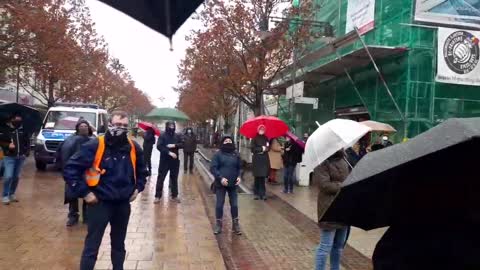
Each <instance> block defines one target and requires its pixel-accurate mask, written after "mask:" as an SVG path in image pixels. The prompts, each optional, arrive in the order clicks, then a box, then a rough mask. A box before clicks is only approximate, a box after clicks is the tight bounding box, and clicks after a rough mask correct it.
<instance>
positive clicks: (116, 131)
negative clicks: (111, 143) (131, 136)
mask: <svg viewBox="0 0 480 270" xmlns="http://www.w3.org/2000/svg"><path fill="white" fill-rule="evenodd" d="M108 132H109V133H110V135H112V136H113V137H120V136H123V135H126V134H127V128H124V127H117V126H109V127H108Z"/></svg>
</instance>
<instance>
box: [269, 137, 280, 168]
mask: <svg viewBox="0 0 480 270" xmlns="http://www.w3.org/2000/svg"><path fill="white" fill-rule="evenodd" d="M282 153H283V150H282V145H281V144H280V143H279V142H278V140H277V139H273V140H272V141H271V145H270V151H268V158H269V159H270V168H271V169H275V170H279V169H281V168H283V160H282Z"/></svg>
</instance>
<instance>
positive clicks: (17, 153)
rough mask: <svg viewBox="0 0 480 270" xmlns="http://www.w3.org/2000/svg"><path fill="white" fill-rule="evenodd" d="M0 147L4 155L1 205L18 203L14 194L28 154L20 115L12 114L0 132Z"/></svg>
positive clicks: (25, 135)
mask: <svg viewBox="0 0 480 270" xmlns="http://www.w3.org/2000/svg"><path fill="white" fill-rule="evenodd" d="M0 145H1V147H2V150H3V153H4V155H5V157H4V159H3V166H4V175H3V178H4V180H3V181H4V183H3V198H2V203H3V204H5V205H9V204H10V203H11V202H18V199H17V197H16V195H15V192H16V191H17V186H18V181H19V177H20V172H21V170H22V167H23V164H24V162H25V159H26V157H28V155H29V154H30V135H29V134H27V133H26V132H25V131H24V130H23V126H22V116H21V115H20V114H14V115H13V116H12V117H11V118H10V120H9V122H8V123H7V124H6V125H5V126H3V127H2V129H1V130H0Z"/></svg>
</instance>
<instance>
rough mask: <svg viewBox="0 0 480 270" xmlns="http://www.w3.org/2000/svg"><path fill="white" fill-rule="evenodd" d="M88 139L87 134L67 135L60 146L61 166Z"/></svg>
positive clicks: (63, 165)
mask: <svg viewBox="0 0 480 270" xmlns="http://www.w3.org/2000/svg"><path fill="white" fill-rule="evenodd" d="M89 140H90V137H88V136H80V135H76V134H74V135H72V136H70V137H68V138H67V139H66V140H65V141H64V142H63V144H62V146H61V147H60V159H61V160H60V162H61V168H63V167H65V164H67V161H68V160H69V159H70V158H71V157H72V156H73V154H75V153H76V152H77V151H79V150H80V146H81V145H82V144H84V143H86V142H88V141H89Z"/></svg>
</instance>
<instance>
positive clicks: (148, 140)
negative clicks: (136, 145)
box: [143, 129, 155, 149]
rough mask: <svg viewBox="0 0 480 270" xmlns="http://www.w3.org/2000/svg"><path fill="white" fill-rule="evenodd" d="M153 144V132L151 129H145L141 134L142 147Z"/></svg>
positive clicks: (148, 146) (149, 146)
mask: <svg viewBox="0 0 480 270" xmlns="http://www.w3.org/2000/svg"><path fill="white" fill-rule="evenodd" d="M154 144H155V132H154V131H153V130H152V129H148V130H147V131H145V135H144V136H143V148H144V149H145V148H152V147H153V145H154Z"/></svg>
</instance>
